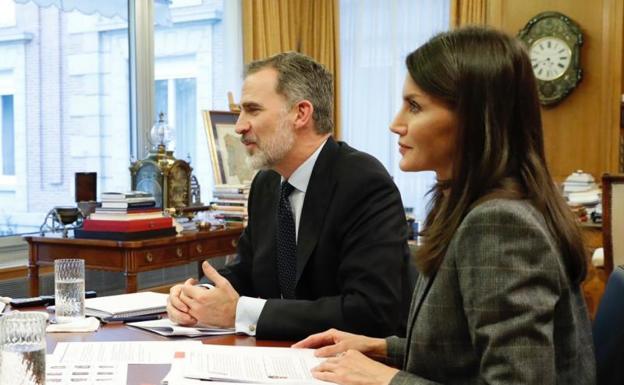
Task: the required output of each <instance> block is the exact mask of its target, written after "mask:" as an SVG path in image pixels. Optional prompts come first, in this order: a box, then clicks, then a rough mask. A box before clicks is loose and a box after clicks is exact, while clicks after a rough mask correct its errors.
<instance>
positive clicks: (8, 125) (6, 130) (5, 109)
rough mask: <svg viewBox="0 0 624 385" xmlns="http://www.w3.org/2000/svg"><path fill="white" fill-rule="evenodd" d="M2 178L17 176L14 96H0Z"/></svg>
mask: <svg viewBox="0 0 624 385" xmlns="http://www.w3.org/2000/svg"><path fill="white" fill-rule="evenodd" d="M0 154H2V156H1V157H0V177H5V176H13V175H15V156H14V154H15V140H14V124H13V95H2V96H0Z"/></svg>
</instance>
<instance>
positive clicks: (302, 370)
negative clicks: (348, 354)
mask: <svg viewBox="0 0 624 385" xmlns="http://www.w3.org/2000/svg"><path fill="white" fill-rule="evenodd" d="M323 361H324V359H323V358H318V357H315V356H314V350H313V349H292V348H273V347H249V346H220V345H201V346H195V347H193V348H192V349H191V350H189V351H187V353H186V358H185V360H184V368H183V376H184V377H185V378H190V379H202V380H212V381H229V382H245V383H263V384H271V383H281V384H283V383H288V384H324V385H327V382H324V381H320V380H316V379H314V377H312V374H311V373H310V370H311V369H312V368H313V367H315V366H317V365H319V364H320V363H321V362H323Z"/></svg>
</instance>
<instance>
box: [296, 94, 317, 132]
mask: <svg viewBox="0 0 624 385" xmlns="http://www.w3.org/2000/svg"><path fill="white" fill-rule="evenodd" d="M295 113H296V116H295V122H294V124H295V128H296V129H299V128H302V127H306V126H308V125H310V124H311V123H312V114H313V113H314V106H313V105H312V103H311V102H310V101H309V100H305V99H304V100H301V101H299V102H297V104H296V105H295Z"/></svg>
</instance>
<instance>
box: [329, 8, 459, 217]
mask: <svg viewBox="0 0 624 385" xmlns="http://www.w3.org/2000/svg"><path fill="white" fill-rule="evenodd" d="M448 25H449V0H389V1H385V0H384V1H382V0H341V1H340V55H341V58H340V60H341V68H340V71H341V93H342V95H341V107H342V125H341V127H342V133H343V139H344V140H345V141H346V142H347V143H349V144H350V145H351V146H353V147H355V148H357V149H359V150H362V151H366V152H368V153H369V154H372V155H373V156H375V157H376V158H377V159H379V160H380V161H381V162H382V163H383V164H384V165H385V166H386V168H387V169H388V171H389V172H390V174H391V175H392V176H393V177H394V181H395V183H396V184H397V186H398V187H399V190H400V191H401V196H402V197H403V204H404V206H405V207H413V208H414V216H415V217H416V219H417V220H422V219H424V217H425V214H426V213H425V208H426V203H427V200H428V197H425V194H426V193H427V191H428V190H429V189H430V187H431V185H432V183H433V181H434V174H433V173H431V172H420V173H405V172H402V171H401V170H400V169H399V167H398V162H399V160H400V154H399V152H398V144H397V136H396V135H395V134H392V133H391V132H390V131H389V129H388V127H389V125H390V122H391V121H392V119H393V117H394V114H395V113H396V112H397V111H398V109H399V108H400V105H401V91H402V88H403V81H404V79H405V74H406V73H407V72H406V69H405V64H404V63H405V57H406V56H407V54H408V53H410V52H411V51H413V50H414V49H416V48H417V47H418V46H420V45H421V44H423V43H424V42H425V41H427V39H429V38H430V37H431V36H432V35H434V34H435V33H437V32H440V31H444V30H446V29H448Z"/></svg>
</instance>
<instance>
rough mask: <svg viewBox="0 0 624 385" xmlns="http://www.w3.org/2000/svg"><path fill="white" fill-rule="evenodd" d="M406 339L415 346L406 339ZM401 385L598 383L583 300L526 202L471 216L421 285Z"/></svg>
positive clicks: (489, 206)
mask: <svg viewBox="0 0 624 385" xmlns="http://www.w3.org/2000/svg"><path fill="white" fill-rule="evenodd" d="M406 341H407V343H406ZM387 342H388V354H389V356H390V358H391V359H392V361H393V362H394V363H395V364H397V365H398V366H400V367H403V369H404V370H403V371H400V372H399V373H397V375H395V376H394V378H393V379H392V381H391V384H392V385H397V384H438V383H442V384H540V385H542V384H543V385H546V384H562V385H563V384H594V383H595V381H596V380H595V363H594V357H593V352H592V338H591V329H590V324H589V318H588V315H587V310H586V308H585V302H584V299H583V295H582V293H581V290H580V288H579V286H578V285H576V284H573V283H571V282H570V280H569V278H568V275H567V273H566V267H565V265H564V261H563V258H562V256H561V251H560V249H559V247H558V246H557V244H556V242H555V240H554V239H553V237H552V236H551V234H550V231H549V230H548V228H547V226H546V223H545V221H544V218H543V216H542V215H541V214H540V213H539V212H538V211H537V210H536V209H535V208H534V207H533V206H531V205H530V204H529V203H528V202H526V201H512V200H503V199H497V200H491V201H488V202H485V203H483V204H481V205H479V206H477V207H476V208H474V209H473V210H471V211H470V212H469V213H468V215H467V216H466V218H465V219H464V220H463V222H462V224H461V225H460V227H459V229H458V230H457V233H456V234H455V235H454V237H453V239H452V241H451V243H450V245H449V248H448V250H447V253H446V255H445V257H444V261H443V262H442V264H441V266H440V269H439V270H438V272H437V274H436V275H435V277H434V278H425V277H424V276H421V277H420V278H419V280H418V282H417V283H416V288H415V290H414V297H413V299H412V307H411V309H410V318H409V320H408V334H407V339H400V338H396V337H392V338H389V339H387Z"/></svg>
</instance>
